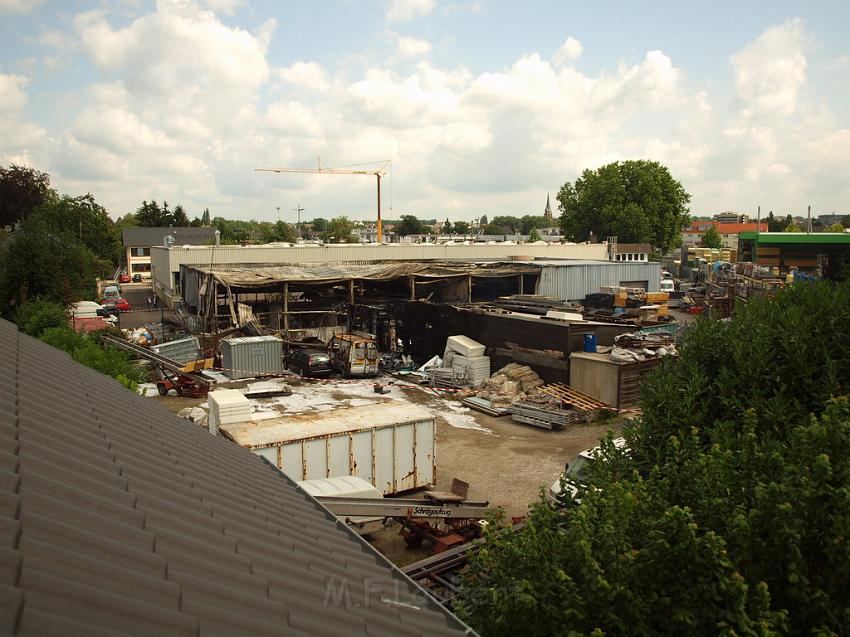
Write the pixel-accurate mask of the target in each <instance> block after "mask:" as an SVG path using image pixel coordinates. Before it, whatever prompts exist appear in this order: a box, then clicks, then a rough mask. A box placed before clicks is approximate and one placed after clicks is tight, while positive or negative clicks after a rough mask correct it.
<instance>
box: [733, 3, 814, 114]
mask: <svg viewBox="0 0 850 637" xmlns="http://www.w3.org/2000/svg"><path fill="white" fill-rule="evenodd" d="M805 45H806V37H805V31H804V28H803V21H802V20H800V19H795V20H789V21H787V22H785V23H784V24H781V25H778V26H774V27H770V28H769V29H767V30H766V31H765V32H764V33H762V34H761V36H759V38H758V39H757V40H755V41H754V42H751V43H750V44H748V45H747V46H745V47H744V48H743V49H742V50H741V51H740V52H739V53H736V54H735V55H733V56H732V67H733V69H734V71H735V86H736V88H737V91H738V96H739V97H740V98H741V99H742V100H743V101H744V102H745V103H746V104H747V105H748V108H749V109H751V110H752V112H753V113H754V114H756V115H762V114H763V115H791V114H793V113H794V112H795V111H796V109H797V96H798V94H799V92H800V89H802V87H803V85H804V84H805V82H806V64H807V60H806V55H805Z"/></svg>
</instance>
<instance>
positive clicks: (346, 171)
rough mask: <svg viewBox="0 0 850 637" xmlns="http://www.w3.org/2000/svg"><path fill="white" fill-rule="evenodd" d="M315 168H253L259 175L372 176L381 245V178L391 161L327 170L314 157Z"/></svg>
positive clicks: (327, 168)
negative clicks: (370, 167)
mask: <svg viewBox="0 0 850 637" xmlns="http://www.w3.org/2000/svg"><path fill="white" fill-rule="evenodd" d="M316 163H317V167H316V168H255V169H254V170H255V171H256V172H261V173H313V174H322V175H325V174H327V175H374V176H375V177H376V178H377V180H378V228H377V230H378V243H381V241H382V239H383V236H384V233H383V227H382V225H381V177H383V176H384V175H386V174H387V170H388V169H389V166H390V164H391V163H392V160H391V159H386V160H380V161H370V162H364V163H362V164H352V166H368V165H370V164H380V166H379V167H378V168H377V169H366V168H349V167H340V168H329V167H327V166H322V161H321V160H320V159H319V158H318V157H316Z"/></svg>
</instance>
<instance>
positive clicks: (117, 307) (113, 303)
mask: <svg viewBox="0 0 850 637" xmlns="http://www.w3.org/2000/svg"><path fill="white" fill-rule="evenodd" d="M100 304H101V305H102V306H103V307H105V308H106V309H107V310H109V311H110V312H129V311H130V304H129V303H128V302H127V299H125V298H123V297H120V296H119V297H117V298H106V299H103V300H102V301H101V302H100Z"/></svg>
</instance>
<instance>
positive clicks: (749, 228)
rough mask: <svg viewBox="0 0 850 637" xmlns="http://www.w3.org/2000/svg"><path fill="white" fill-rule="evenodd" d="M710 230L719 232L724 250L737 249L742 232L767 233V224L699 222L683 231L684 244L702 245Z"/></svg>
mask: <svg viewBox="0 0 850 637" xmlns="http://www.w3.org/2000/svg"><path fill="white" fill-rule="evenodd" d="M709 228H715V229H716V230H717V232H718V233H719V234H720V240H721V244H722V246H723V247H724V248H737V247H738V236H739V235H740V233H742V232H757V231H761V232H767V224H766V223H723V222H720V221H702V220H697V221H694V222H693V223H692V224H691V225H690V226H689V227H687V228H685V229H684V230H682V244H683V245H686V246H692V245H700V244H701V243H702V237H703V235H704V234H705V232H706V230H708V229H709Z"/></svg>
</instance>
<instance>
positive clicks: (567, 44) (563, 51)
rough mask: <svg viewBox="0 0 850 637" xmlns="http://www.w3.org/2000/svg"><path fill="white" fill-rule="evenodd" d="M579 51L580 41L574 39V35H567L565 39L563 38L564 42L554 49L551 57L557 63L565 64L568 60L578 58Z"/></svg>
mask: <svg viewBox="0 0 850 637" xmlns="http://www.w3.org/2000/svg"><path fill="white" fill-rule="evenodd" d="M581 52H582V46H581V42H579V41H578V40H576V39H575V38H574V37H572V36H569V37H568V38H567V39H566V40H564V43H563V44H562V45H561V46H560V47H559V48H558V50H557V51H555V55H554V56H553V59H554V61H555V62H556V63H557V64H567V63H568V62H572V61H573V60H577V59H578V58H580V57H581Z"/></svg>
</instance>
